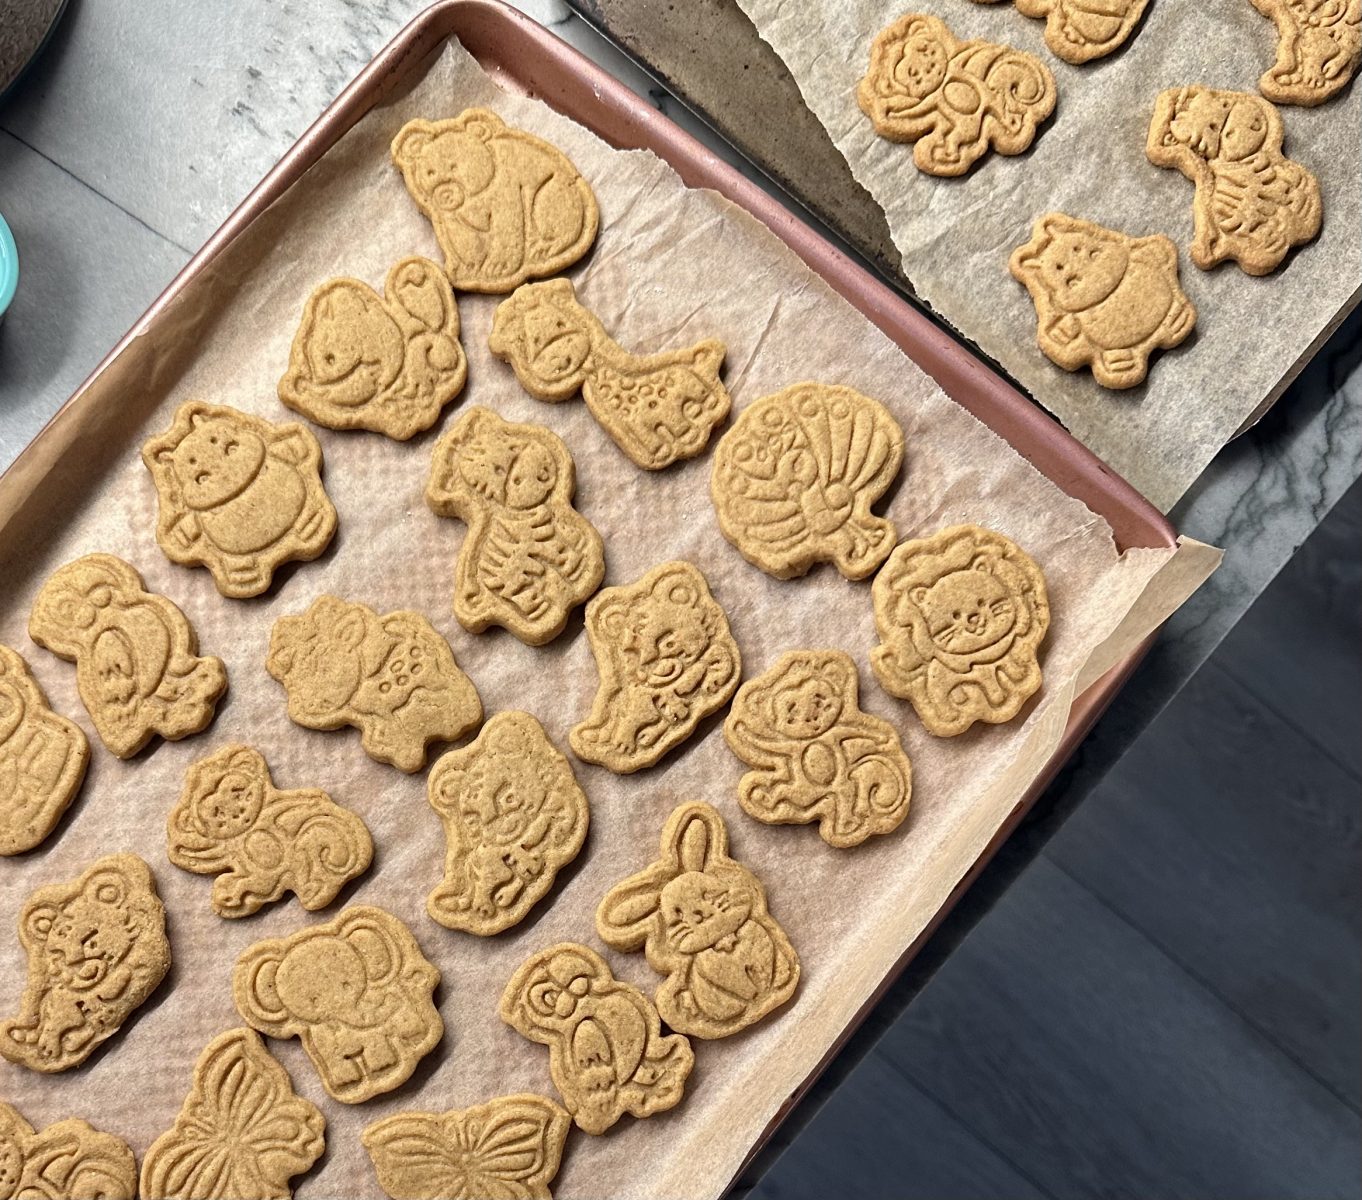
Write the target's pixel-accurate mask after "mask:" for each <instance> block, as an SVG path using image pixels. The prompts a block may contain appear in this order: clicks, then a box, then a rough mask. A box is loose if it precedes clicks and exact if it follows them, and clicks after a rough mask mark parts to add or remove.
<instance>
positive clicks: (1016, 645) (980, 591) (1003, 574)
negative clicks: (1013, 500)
mask: <svg viewBox="0 0 1362 1200" xmlns="http://www.w3.org/2000/svg"><path fill="white" fill-rule="evenodd" d="M871 595H872V597H873V602H874V606H875V626H876V628H877V629H878V630H879V634H880V641H881V644H880V645H879V646H877V647H876V648H875V649H874V650H873V651H872V652H871V655H870V663H871V666H873V667H874V669H875V677H876V678H877V679H878V680H879V681H880V686H881V687H883V688H884V690H885V691H886V692H888V693H889V694H890V695H893V696H898V697H899V698H900V699H903V700H910V701H912V704H913V708H914V709H916V710H917V715H918V717H919V718H921V720H922V724H923V725H924V726H925V727H926V728H927V729H928V731H929V732H931V733H934V734H936V735H937V736H938V737H953V736H954V735H955V734H958V733H964V732H965V730H967V729H968V728H969V727H970V726H971V725H973V724H974V723H975V722H976V721H984V722H987V723H988V724H991V725H998V724H1002V723H1003V722H1005V721H1010V720H1012V718H1013V717H1015V716H1016V715H1017V713H1019V712H1020V711H1021V707H1022V705H1023V704H1025V703H1026V702H1027V700H1029V699H1030V698H1031V697H1032V696H1033V695H1035V693H1036V692H1037V691H1039V690H1040V678H1041V677H1040V664H1039V662H1037V660H1036V651H1037V649H1038V647H1039V646H1040V643H1041V641H1042V640H1043V639H1044V637H1045V632H1046V630H1047V629H1049V627H1050V604H1049V601H1048V600H1047V598H1046V595H1045V577H1044V576H1043V575H1042V574H1041V573H1040V568H1039V567H1038V566H1036V564H1035V563H1034V562H1033V561H1032V560H1031V558H1030V557H1029V556H1028V555H1027V554H1026V553H1025V551H1023V550H1022V549H1021V548H1020V547H1019V546H1017V545H1016V544H1015V543H1014V542H1012V541H1011V540H1009V539H1008V538H1005V537H1003V535H1002V534H1000V533H994V532H993V531H992V530H989V529H981V528H980V527H979V526H977V525H954V526H952V527H951V528H949V529H943V530H942V531H941V532H940V533H937V534H934V535H933V536H931V537H927V538H919V539H917V540H915V541H911V542H903V543H902V544H901V545H899V546H898V547H897V548H896V549H895V551H894V553H893V554H891V555H890V556H889V561H888V562H887V563H885V564H884V569H883V570H881V571H880V573H879V574H878V575H876V576H875V583H874V587H873V588H872V591H871Z"/></svg>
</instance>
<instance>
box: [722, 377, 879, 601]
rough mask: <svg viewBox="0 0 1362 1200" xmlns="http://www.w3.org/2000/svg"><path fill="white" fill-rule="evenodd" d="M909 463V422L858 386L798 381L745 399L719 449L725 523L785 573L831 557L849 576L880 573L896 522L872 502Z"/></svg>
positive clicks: (767, 565) (741, 546)
mask: <svg viewBox="0 0 1362 1200" xmlns="http://www.w3.org/2000/svg"><path fill="white" fill-rule="evenodd" d="M902 463H903V430H902V429H900V428H899V423H898V422H897V421H895V420H894V418H893V417H892V416H891V415H890V414H889V410H888V409H887V408H885V407H884V405H882V404H880V403H879V402H878V401H877V400H872V399H871V398H870V397H869V396H863V395H861V393H860V392H857V391H853V390H852V389H851V388H848V387H837V386H835V385H831V384H822V383H797V384H795V385H794V386H793V387H788V388H785V389H784V390H783V391H780V392H777V393H776V394H775V395H773V396H764V397H762V399H760V400H758V401H756V402H755V403H753V404H750V405H748V407H747V408H745V409H743V411H742V414H741V415H740V416H739V417H738V419H737V421H736V422H735V423H734V425H733V428H732V429H730V430H729V431H728V432H727V433H726V434H724V436H723V437H722V438H721V439H720V440H719V446H718V449H716V450H715V452H714V472H713V474H712V475H711V476H710V495H711V496H712V497H713V499H714V509H715V512H717V513H718V516H719V528H720V530H721V531H722V532H723V535H724V537H726V538H727V539H728V540H729V541H730V542H732V543H733V545H735V546H736V547H737V548H738V550H739V551H740V552H741V554H742V556H743V557H744V558H745V559H747V561H748V562H750V563H752V564H753V565H754V566H757V567H760V568H761V569H762V570H763V571H765V572H767V574H769V575H774V576H775V577H776V578H777V579H794V578H796V577H797V576H800V575H803V574H804V573H805V572H807V571H808V569H809V568H810V567H812V566H813V565H814V563H817V562H831V563H834V564H836V567H837V569H838V570H839V571H841V573H842V574H843V575H845V576H846V577H847V578H848V579H864V578H865V577H866V576H867V575H871V574H873V573H874V571H875V569H876V568H877V567H878V566H879V565H880V563H882V562H884V560H885V558H887V557H888V555H889V552H890V551H891V550H892V549H893V548H894V540H895V536H894V524H893V522H892V521H888V520H886V519H885V518H884V517H877V516H875V515H874V514H873V513H872V512H871V511H870V506H871V505H872V504H874V503H875V501H876V500H878V499H879V498H880V497H881V496H882V495H884V492H885V490H886V489H887V488H888V487H889V485H890V484H891V483H892V482H893V480H894V476H895V475H897V474H898V471H899V467H900V465H902Z"/></svg>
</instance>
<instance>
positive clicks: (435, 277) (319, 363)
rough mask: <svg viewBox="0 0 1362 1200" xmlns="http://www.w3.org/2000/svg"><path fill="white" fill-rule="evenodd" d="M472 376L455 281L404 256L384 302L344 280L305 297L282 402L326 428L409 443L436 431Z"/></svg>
mask: <svg viewBox="0 0 1362 1200" xmlns="http://www.w3.org/2000/svg"><path fill="white" fill-rule="evenodd" d="M467 378H468V360H467V359H466V358H465V357H464V353H463V347H462V346H460V345H459V310H458V307H457V306H456V305H455V303H454V294H453V293H452V292H451V291H450V290H449V281H448V280H447V279H446V278H445V277H444V274H443V272H442V271H441V270H440V268H439V267H437V266H436V265H435V264H434V263H433V262H431V261H430V260H429V259H427V258H415V257H413V258H404V259H403V260H402V261H401V262H399V263H397V264H396V265H395V266H394V267H393V268H392V269H391V270H390V271H389V272H388V278H387V281H386V282H385V283H384V285H383V295H382V296H380V295H379V294H378V293H377V292H376V291H374V289H373V288H371V287H370V286H369V285H368V284H367V283H364V282H362V281H361V280H358V279H346V278H341V279H328V280H327V281H326V282H325V283H323V284H321V285H320V286H319V287H318V288H317V289H316V290H315V291H314V292H313V293H312V295H310V296H309V297H308V298H307V303H306V304H305V305H304V306H303V319H302V321H300V322H299V324H298V332H297V333H295V334H294V335H293V346H292V348H291V349H290V350H289V359H288V371H287V372H285V374H284V377H283V378H282V379H280V380H279V399H280V400H281V401H282V402H283V403H284V404H287V405H288V407H289V408H291V409H293V410H294V411H295V412H300V413H302V414H303V416H305V417H307V418H308V419H309V420H312V421H316V422H317V424H318V425H325V426H326V427H327V428H328V429H369V430H372V431H373V432H375V433H382V434H386V435H387V436H388V437H390V438H393V439H395V440H396V441H399V442H404V441H406V440H407V439H408V438H410V437H414V436H415V435H416V434H418V433H420V432H421V431H422V430H423V429H429V428H430V427H431V426H432V425H434V424H435V422H436V421H437V420H438V419H439V416H440V410H441V409H442V408H444V406H445V405H446V404H448V403H450V401H452V400H453V399H454V398H455V397H456V396H457V395H458V394H459V393H460V392H461V391H462V390H463V385H464V382H465V381H466V380H467Z"/></svg>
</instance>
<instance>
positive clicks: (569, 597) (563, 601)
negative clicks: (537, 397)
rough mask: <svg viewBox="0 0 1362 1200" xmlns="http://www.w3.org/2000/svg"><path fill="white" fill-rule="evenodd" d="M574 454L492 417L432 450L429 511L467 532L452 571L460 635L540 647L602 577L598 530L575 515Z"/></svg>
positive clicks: (477, 413)
mask: <svg viewBox="0 0 1362 1200" xmlns="http://www.w3.org/2000/svg"><path fill="white" fill-rule="evenodd" d="M575 489H576V475H575V472H574V469H573V464H572V455H571V454H569V453H568V448H567V446H565V445H564V444H563V439H562V438H560V437H558V435H557V434H555V433H551V432H550V431H549V430H547V429H545V428H543V426H540V425H513V424H512V423H511V422H509V421H503V420H502V419H501V418H500V417H499V416H497V414H496V413H494V412H492V410H491V409H487V408H482V407H474V408H470V409H469V410H468V411H467V412H465V413H464V414H463V416H461V417H460V418H459V420H458V422H457V423H456V424H455V425H454V427H453V428H452V429H451V430H450V431H449V432H448V433H446V434H445V435H444V436H443V437H442V438H441V439H440V440H439V442H438V443H437V444H436V446H435V454H434V456H433V459H432V461H431V469H430V481H429V482H428V483H427V484H426V503H427V504H429V505H430V507H431V509H432V511H434V512H436V513H438V514H439V515H440V516H442V517H458V518H460V519H461V520H463V521H465V522H466V523H467V524H468V536H467V537H466V538H465V539H464V543H463V546H462V547H461V548H460V550H459V560H458V565H457V566H456V567H455V568H454V615H455V616H456V617H457V618H458V619H459V624H461V625H462V626H463V627H464V628H465V629H467V630H469V631H470V632H472V633H481V632H482V631H483V630H484V629H486V628H487V627H488V626H489V625H500V626H502V627H503V628H505V629H509V630H510V631H511V632H512V633H513V634H515V636H516V637H518V638H519V639H520V640H521V641H522V642H524V643H526V645H530V646H542V645H544V643H545V642H550V641H552V640H553V639H554V638H556V637H557V636H558V635H559V634H560V633H562V632H563V628H564V627H565V626H566V625H567V619H568V613H569V612H571V611H572V609H573V608H575V607H576V606H577V605H579V604H581V603H582V602H583V601H585V600H586V599H587V597H588V596H590V595H591V594H592V593H593V592H594V591H595V590H596V589H597V588H598V587H600V585H601V580H602V579H603V578H604V577H605V548H604V545H603V544H602V542H601V535H600V534H599V533H597V532H596V529H595V526H593V525H592V524H591V522H590V521H588V520H587V519H586V518H585V517H584V516H582V515H581V514H580V513H579V512H577V510H576V509H574V508H573V507H572V496H573V492H574V491H575Z"/></svg>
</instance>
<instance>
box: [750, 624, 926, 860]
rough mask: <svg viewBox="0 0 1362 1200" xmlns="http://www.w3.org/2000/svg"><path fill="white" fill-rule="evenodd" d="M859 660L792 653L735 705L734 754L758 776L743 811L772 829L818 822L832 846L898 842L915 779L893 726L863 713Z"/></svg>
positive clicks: (822, 653) (752, 776)
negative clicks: (883, 838) (889, 836)
mask: <svg viewBox="0 0 1362 1200" xmlns="http://www.w3.org/2000/svg"><path fill="white" fill-rule="evenodd" d="M859 694H860V688H859V680H858V679H857V676H856V664H855V663H854V662H853V661H852V659H851V656H850V655H848V654H844V653H842V651H840V650H791V651H789V652H788V653H786V654H782V655H781V656H780V658H779V659H778V660H777V661H776V664H775V666H773V667H772V668H771V669H770V670H769V671H767V672H766V673H765V674H764V675H760V676H758V677H757V678H756V679H750V680H748V681H747V682H746V683H744V684H743V685H742V687H740V688H739V689H738V694H737V695H736V696H734V697H733V711H732V712H731V713H729V715H728V720H727V721H725V722H724V737H725V739H726V740H727V741H728V745H729V748H730V749H731V750H732V751H733V753H734V754H736V755H737V756H738V757H739V758H740V759H742V760H743V762H745V763H747V765H748V766H750V767H755V768H756V770H753V771H749V772H748V773H747V774H746V775H744V776H743V777H742V782H741V783H740V784H739V785H738V803H739V804H741V805H742V807H743V811H744V812H746V813H747V814H748V816H751V817H755V818H756V819H757V820H758V821H765V822H766V823H767V824H768V825H806V824H808V823H809V822H810V821H817V822H818V832H819V834H820V835H821V836H822V838H823V840H824V841H825V842H827V843H828V845H830V846H837V847H838V848H840V849H847V848H848V847H851V846H859V845H860V844H861V843H862V842H863V841H865V840H866V838H868V837H871V836H872V835H874V834H882V833H892V832H893V831H894V830H895V829H897V828H898V827H899V826H900V825H901V824H902V823H903V819H904V818H905V817H906V816H907V815H908V801H909V798H910V796H911V795H912V788H913V772H912V767H911V766H910V764H909V762H908V756H907V755H906V754H905V753H904V752H903V746H902V744H901V743H900V742H899V735H898V733H897V732H896V731H895V729H894V727H893V726H892V725H890V724H889V722H888V721H882V720H881V719H880V718H879V717H875V716H871V715H870V714H869V713H864V712H862V711H861V710H860V707H859V705H858V699H859Z"/></svg>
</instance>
